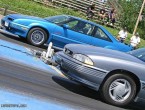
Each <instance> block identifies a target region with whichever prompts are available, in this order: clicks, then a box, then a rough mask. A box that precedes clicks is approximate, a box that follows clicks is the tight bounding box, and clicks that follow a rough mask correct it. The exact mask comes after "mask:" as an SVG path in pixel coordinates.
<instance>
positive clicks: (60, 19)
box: [45, 16, 70, 24]
mask: <svg viewBox="0 0 145 110" xmlns="http://www.w3.org/2000/svg"><path fill="white" fill-rule="evenodd" d="M45 19H46V20H47V21H49V22H52V23H55V24H61V23H63V22H66V21H68V20H69V19H70V17H68V16H53V17H48V18H45Z"/></svg>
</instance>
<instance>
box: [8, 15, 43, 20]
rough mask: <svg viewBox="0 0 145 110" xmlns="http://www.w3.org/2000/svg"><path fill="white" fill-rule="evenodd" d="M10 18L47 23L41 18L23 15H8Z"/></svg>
mask: <svg viewBox="0 0 145 110" xmlns="http://www.w3.org/2000/svg"><path fill="white" fill-rule="evenodd" d="M8 18H11V19H13V20H14V19H31V20H37V21H45V22H46V20H45V19H43V18H39V17H34V16H28V15H22V14H10V15H8Z"/></svg>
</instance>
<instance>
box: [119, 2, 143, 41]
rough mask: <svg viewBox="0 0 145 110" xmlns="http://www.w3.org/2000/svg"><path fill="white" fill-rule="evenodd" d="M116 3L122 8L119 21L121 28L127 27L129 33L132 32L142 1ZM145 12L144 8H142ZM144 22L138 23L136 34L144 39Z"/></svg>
mask: <svg viewBox="0 0 145 110" xmlns="http://www.w3.org/2000/svg"><path fill="white" fill-rule="evenodd" d="M118 3H119V4H120V5H121V6H122V9H123V10H122V11H121V13H120V17H119V18H120V21H121V26H122V27H125V26H126V27H127V29H128V31H129V32H130V33H132V32H133V30H134V26H135V24H136V21H137V18H138V15H139V11H140V8H141V5H142V3H143V0H130V1H126V0H118ZM144 11H145V8H144ZM144 29H145V20H142V21H140V23H139V25H138V28H137V32H139V33H140V36H141V37H142V38H143V39H145V31H144Z"/></svg>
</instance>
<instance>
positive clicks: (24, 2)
mask: <svg viewBox="0 0 145 110" xmlns="http://www.w3.org/2000/svg"><path fill="white" fill-rule="evenodd" d="M6 6H8V9H9V10H13V11H15V12H18V13H22V14H27V15H33V16H38V17H47V16H53V15H60V14H68V15H73V16H78V17H81V18H85V16H83V15H82V14H81V13H80V12H78V11H77V12H76V11H73V10H71V9H68V8H61V7H60V8H52V7H48V6H44V5H42V4H39V3H36V2H33V1H32V0H0V7H6ZM104 27H105V28H106V29H107V30H108V31H109V32H110V33H112V34H113V35H114V36H117V34H118V32H119V30H117V29H113V28H110V27H106V26H104ZM130 37H131V34H130V33H129V34H128V38H127V39H126V43H128V44H129V40H130ZM139 47H145V40H143V39H141V43H140V44H139Z"/></svg>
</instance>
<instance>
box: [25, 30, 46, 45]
mask: <svg viewBox="0 0 145 110" xmlns="http://www.w3.org/2000/svg"><path fill="white" fill-rule="evenodd" d="M47 38H48V37H47V33H46V31H45V30H43V29H41V28H32V29H31V30H30V31H29V32H28V35H27V41H28V42H29V43H30V44H32V45H34V46H42V45H44V43H45V42H46V40H47Z"/></svg>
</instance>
